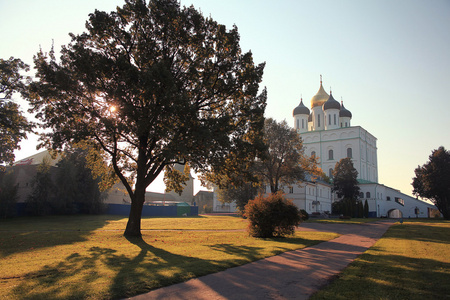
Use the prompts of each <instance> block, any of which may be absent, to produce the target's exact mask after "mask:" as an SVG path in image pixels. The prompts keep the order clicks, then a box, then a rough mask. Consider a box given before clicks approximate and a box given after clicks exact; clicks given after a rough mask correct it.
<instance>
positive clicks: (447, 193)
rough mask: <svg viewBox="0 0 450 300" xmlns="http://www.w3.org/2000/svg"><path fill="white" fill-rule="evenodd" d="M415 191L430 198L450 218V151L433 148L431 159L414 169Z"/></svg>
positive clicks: (413, 184)
mask: <svg viewBox="0 0 450 300" xmlns="http://www.w3.org/2000/svg"><path fill="white" fill-rule="evenodd" d="M414 172H415V174H416V177H414V178H413V182H412V186H413V188H414V190H413V193H414V194H415V195H417V196H420V197H424V198H427V199H430V200H431V201H432V202H433V203H434V204H435V205H436V207H437V208H438V209H439V211H440V212H441V213H442V215H443V216H444V218H445V219H446V220H449V219H450V151H448V150H446V149H445V148H444V147H442V146H441V147H439V148H438V149H437V150H433V151H432V153H431V155H430V156H429V160H428V162H427V163H425V164H424V165H423V166H418V167H417V168H416V169H415V170H414Z"/></svg>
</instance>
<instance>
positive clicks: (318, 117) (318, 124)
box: [317, 115, 320, 127]
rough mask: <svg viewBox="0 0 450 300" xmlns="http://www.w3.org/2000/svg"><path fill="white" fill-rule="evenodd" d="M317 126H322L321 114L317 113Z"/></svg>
mask: <svg viewBox="0 0 450 300" xmlns="http://www.w3.org/2000/svg"><path fill="white" fill-rule="evenodd" d="M317 127H320V115H317Z"/></svg>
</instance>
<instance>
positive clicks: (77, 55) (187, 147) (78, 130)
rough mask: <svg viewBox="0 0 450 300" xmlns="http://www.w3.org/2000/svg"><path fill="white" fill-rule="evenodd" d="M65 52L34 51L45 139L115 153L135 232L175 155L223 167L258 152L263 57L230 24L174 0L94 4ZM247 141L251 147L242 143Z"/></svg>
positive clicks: (130, 231)
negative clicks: (151, 190)
mask: <svg viewBox="0 0 450 300" xmlns="http://www.w3.org/2000/svg"><path fill="white" fill-rule="evenodd" d="M86 28H87V32H85V33H83V34H81V35H73V34H71V36H72V41H71V43H70V44H69V45H67V46H64V47H63V48H62V50H61V57H60V60H59V61H58V60H57V59H56V57H55V53H54V51H53V49H52V51H51V52H50V53H49V55H48V57H47V55H46V54H44V53H43V51H42V50H41V51H40V52H39V53H38V54H37V56H36V57H35V65H36V69H37V77H38V78H39V81H37V82H35V83H33V84H32V85H31V97H30V98H31V103H32V105H33V110H34V111H35V112H36V113H37V117H38V118H40V119H41V120H42V121H43V123H44V126H46V127H47V128H51V129H52V131H51V132H47V133H46V134H45V135H44V136H43V141H44V144H46V145H49V146H51V147H53V148H62V147H64V145H65V144H67V143H70V142H76V141H78V140H81V139H86V138H88V139H92V140H95V141H96V143H98V145H100V146H101V147H102V148H103V150H104V151H105V152H106V153H108V154H109V156H110V161H111V164H112V166H113V168H114V170H115V172H116V174H117V176H118V177H119V179H120V180H121V182H122V183H123V184H124V185H125V187H126V189H127V191H128V194H129V195H130V198H131V209H130V216H129V220H128V223H127V227H126V229H125V235H127V236H140V235H141V232H140V228H141V227H140V226H141V225H140V224H141V213H142V207H143V203H144V200H145V190H146V188H147V186H148V185H149V184H150V183H151V182H152V181H153V180H154V179H155V178H156V177H157V176H158V175H159V174H160V173H161V172H162V171H163V170H164V168H167V167H169V168H170V167H171V166H172V165H173V164H175V163H181V164H185V163H189V165H190V166H191V168H193V169H194V171H197V172H202V171H205V170H220V169H221V167H222V166H224V165H225V162H226V160H227V159H229V157H230V156H232V157H238V158H239V159H247V160H248V159H250V158H251V157H252V156H254V151H253V148H254V145H257V144H258V143H256V142H255V141H256V140H257V139H258V137H259V136H260V135H259V134H258V131H260V130H261V127H262V121H261V120H263V115H264V109H265V102H266V96H265V95H266V93H265V92H263V93H262V94H260V95H259V96H258V90H259V83H260V82H261V79H262V74H263V69H264V64H260V65H255V64H254V63H253V59H252V54H251V53H250V52H247V53H242V52H241V49H240V46H239V34H238V30H237V28H236V27H233V28H232V29H231V30H227V29H226V28H225V26H223V25H220V24H218V23H217V22H215V21H214V20H212V19H211V18H205V17H203V16H202V14H201V13H199V12H198V11H197V10H195V9H194V8H193V7H188V8H186V7H183V8H181V7H180V4H179V3H178V1H176V0H151V1H149V3H148V4H147V3H146V2H145V1H143V0H127V1H126V3H125V5H124V6H123V7H118V8H117V11H114V12H110V13H106V12H102V11H97V10H96V11H95V12H94V13H92V14H90V17H89V20H88V21H87V23H86ZM241 150H243V151H241Z"/></svg>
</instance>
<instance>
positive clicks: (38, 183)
mask: <svg viewBox="0 0 450 300" xmlns="http://www.w3.org/2000/svg"><path fill="white" fill-rule="evenodd" d="M50 169H51V165H50V161H49V160H48V159H44V160H43V161H42V163H41V164H40V165H39V166H38V168H37V173H36V176H35V178H34V180H33V182H32V183H31V186H32V188H33V190H32V192H31V194H30V195H29V196H28V199H27V206H26V212H27V214H29V215H35V216H42V215H49V214H51V213H52V212H53V208H52V204H53V202H54V201H55V196H56V193H55V186H54V185H53V181H52V178H51V173H50Z"/></svg>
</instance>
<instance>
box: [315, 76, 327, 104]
mask: <svg viewBox="0 0 450 300" xmlns="http://www.w3.org/2000/svg"><path fill="white" fill-rule="evenodd" d="M329 97H330V95H328V94H327V92H325V90H324V89H323V86H322V76H320V88H319V91H318V92H317V94H315V95H314V97H312V98H311V108H313V107H316V106H322V105H323V104H324V103H325V102H327V100H328V98H329Z"/></svg>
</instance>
